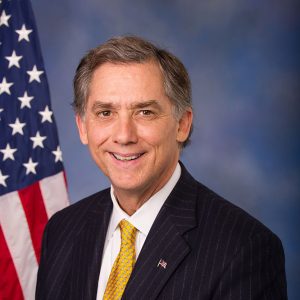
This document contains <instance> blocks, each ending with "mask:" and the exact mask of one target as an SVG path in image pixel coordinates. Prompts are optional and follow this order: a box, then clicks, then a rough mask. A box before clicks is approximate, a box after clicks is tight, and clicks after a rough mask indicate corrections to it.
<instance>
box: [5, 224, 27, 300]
mask: <svg viewBox="0 0 300 300" xmlns="http://www.w3.org/2000/svg"><path fill="white" fill-rule="evenodd" d="M0 274H1V275H0V300H24V296H23V293H22V289H21V285H20V282H19V279H18V275H17V272H16V269H15V266H14V263H13V260H12V258H11V255H10V253H9V249H8V247H7V244H6V241H5V237H4V235H3V231H2V228H1V227H0Z"/></svg>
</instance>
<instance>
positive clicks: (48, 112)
mask: <svg viewBox="0 0 300 300" xmlns="http://www.w3.org/2000/svg"><path fill="white" fill-rule="evenodd" d="M39 114H40V115H41V116H42V123H44V122H46V121H48V122H50V123H52V119H51V117H52V114H53V112H52V111H51V110H49V107H48V105H47V106H46V107H45V110H44V111H39Z"/></svg>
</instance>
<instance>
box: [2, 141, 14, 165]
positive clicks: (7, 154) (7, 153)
mask: <svg viewBox="0 0 300 300" xmlns="http://www.w3.org/2000/svg"><path fill="white" fill-rule="evenodd" d="M16 151H17V149H16V148H10V145H9V144H7V145H6V148H4V149H0V152H2V153H3V161H5V160H6V159H11V160H15V158H14V153H15V152H16Z"/></svg>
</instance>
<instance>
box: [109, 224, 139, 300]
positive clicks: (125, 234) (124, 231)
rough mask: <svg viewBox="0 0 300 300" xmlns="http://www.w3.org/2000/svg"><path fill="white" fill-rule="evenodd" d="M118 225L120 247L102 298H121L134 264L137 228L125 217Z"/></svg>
mask: <svg viewBox="0 0 300 300" xmlns="http://www.w3.org/2000/svg"><path fill="white" fill-rule="evenodd" d="M119 227H120V231H121V248H120V252H119V254H118V256H117V258H116V260H115V262H114V264H113V267H112V269H111V272H110V275H109V278H108V282H107V285H106V289H105V292H104V296H103V300H119V299H121V297H122V295H123V292H124V290H125V287H126V284H127V282H128V280H129V277H130V274H131V272H132V269H133V267H134V264H135V237H136V232H137V230H136V228H135V227H134V226H133V225H131V224H130V223H129V222H128V221H126V220H125V219H124V220H122V221H121V222H120V223H119Z"/></svg>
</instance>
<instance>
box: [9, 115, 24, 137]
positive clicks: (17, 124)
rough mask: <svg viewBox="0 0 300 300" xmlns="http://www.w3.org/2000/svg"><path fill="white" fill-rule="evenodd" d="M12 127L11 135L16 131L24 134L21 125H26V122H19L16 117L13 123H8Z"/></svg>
mask: <svg viewBox="0 0 300 300" xmlns="http://www.w3.org/2000/svg"><path fill="white" fill-rule="evenodd" d="M8 125H9V126H10V127H11V128H12V129H13V131H12V135H15V134H16V133H19V134H21V135H24V132H23V127H24V126H25V125H26V123H20V120H19V118H16V122H15V123H11V124H8Z"/></svg>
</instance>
